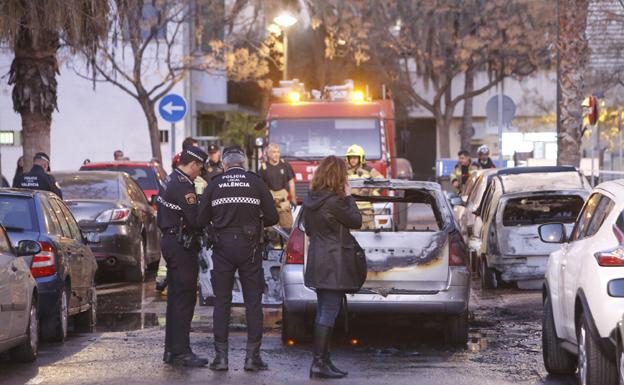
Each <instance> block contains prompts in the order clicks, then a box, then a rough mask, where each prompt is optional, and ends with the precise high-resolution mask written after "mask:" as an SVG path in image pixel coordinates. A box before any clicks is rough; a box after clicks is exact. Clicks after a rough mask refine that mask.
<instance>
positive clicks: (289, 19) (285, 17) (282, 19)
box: [273, 13, 297, 80]
mask: <svg viewBox="0 0 624 385" xmlns="http://www.w3.org/2000/svg"><path fill="white" fill-rule="evenodd" d="M273 21H274V22H275V24H277V25H279V26H280V27H281V28H282V34H283V39H284V72H283V74H282V79H284V80H287V79H288V28H290V27H292V26H293V25H295V23H296V22H297V18H296V17H294V16H292V15H291V14H289V13H282V14H279V15H277V16H276V17H275V18H274V19H273Z"/></svg>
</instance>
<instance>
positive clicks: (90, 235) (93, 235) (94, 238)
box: [84, 232, 100, 243]
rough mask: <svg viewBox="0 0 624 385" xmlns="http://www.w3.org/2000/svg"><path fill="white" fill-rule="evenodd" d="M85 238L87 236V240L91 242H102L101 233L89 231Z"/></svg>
mask: <svg viewBox="0 0 624 385" xmlns="http://www.w3.org/2000/svg"><path fill="white" fill-rule="evenodd" d="M84 236H85V238H87V242H89V243H98V242H100V234H98V233H91V232H87V233H84Z"/></svg>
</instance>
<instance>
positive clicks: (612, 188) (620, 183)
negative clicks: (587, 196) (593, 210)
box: [596, 179, 624, 196]
mask: <svg viewBox="0 0 624 385" xmlns="http://www.w3.org/2000/svg"><path fill="white" fill-rule="evenodd" d="M596 189H600V190H605V191H609V192H610V193H612V194H613V195H615V196H622V195H624V179H616V180H611V181H608V182H602V183H600V184H599V185H598V186H596Z"/></svg>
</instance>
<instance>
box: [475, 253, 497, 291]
mask: <svg viewBox="0 0 624 385" xmlns="http://www.w3.org/2000/svg"><path fill="white" fill-rule="evenodd" d="M480 259H481V274H479V275H480V277H481V289H483V290H490V289H496V286H497V282H496V271H494V269H490V268H489V267H488V266H487V261H486V259H485V257H481V258H480Z"/></svg>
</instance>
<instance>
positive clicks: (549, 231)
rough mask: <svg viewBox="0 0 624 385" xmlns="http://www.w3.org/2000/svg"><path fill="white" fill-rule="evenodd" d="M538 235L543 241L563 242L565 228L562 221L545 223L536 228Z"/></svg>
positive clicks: (564, 239)
mask: <svg viewBox="0 0 624 385" xmlns="http://www.w3.org/2000/svg"><path fill="white" fill-rule="evenodd" d="M537 231H538V233H539V237H540V239H541V240H542V242H544V243H564V242H565V241H566V237H567V236H566V229H565V226H564V225H563V223H546V224H544V225H541V226H540V227H538V228H537Z"/></svg>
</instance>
